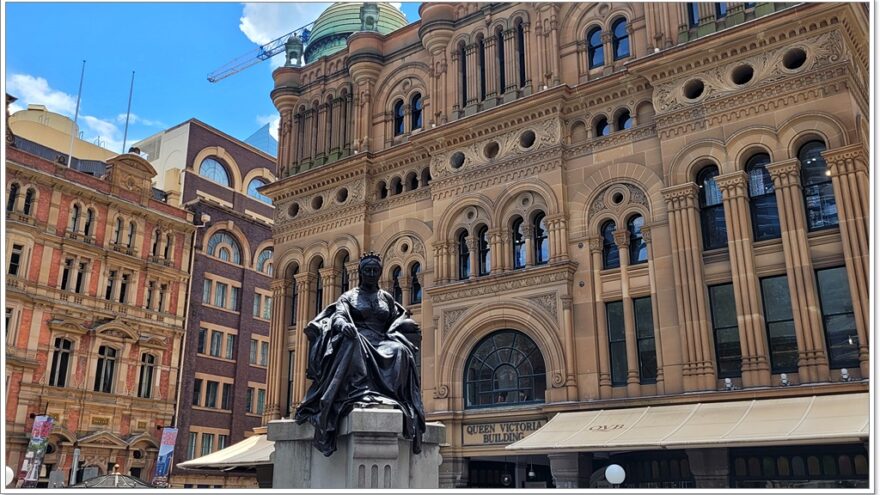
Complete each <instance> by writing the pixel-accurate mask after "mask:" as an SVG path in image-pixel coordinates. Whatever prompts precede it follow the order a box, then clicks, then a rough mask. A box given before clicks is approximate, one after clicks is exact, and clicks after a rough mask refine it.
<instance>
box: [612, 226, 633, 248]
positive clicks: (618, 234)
mask: <svg viewBox="0 0 880 495" xmlns="http://www.w3.org/2000/svg"><path fill="white" fill-rule="evenodd" d="M614 243H615V244H617V247H619V248H620V249H626V248H627V247H629V231H628V230H617V231H615V232H614Z"/></svg>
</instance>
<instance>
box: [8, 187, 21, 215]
mask: <svg viewBox="0 0 880 495" xmlns="http://www.w3.org/2000/svg"><path fill="white" fill-rule="evenodd" d="M18 190H19V187H18V184H17V183H14V182H13V183H12V185H11V186H9V196H8V197H7V198H6V211H13V210H15V201H16V200H18Z"/></svg>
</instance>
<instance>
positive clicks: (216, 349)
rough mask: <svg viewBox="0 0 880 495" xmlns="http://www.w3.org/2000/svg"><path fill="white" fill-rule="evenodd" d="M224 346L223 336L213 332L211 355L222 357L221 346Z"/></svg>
mask: <svg viewBox="0 0 880 495" xmlns="http://www.w3.org/2000/svg"><path fill="white" fill-rule="evenodd" d="M221 345H223V334H222V333H220V332H217V331H213V332H211V355H212V356H214V357H220V346H221Z"/></svg>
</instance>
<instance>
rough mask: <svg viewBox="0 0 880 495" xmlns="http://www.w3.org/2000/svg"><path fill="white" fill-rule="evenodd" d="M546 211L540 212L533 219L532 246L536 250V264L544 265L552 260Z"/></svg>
mask: <svg viewBox="0 0 880 495" xmlns="http://www.w3.org/2000/svg"><path fill="white" fill-rule="evenodd" d="M545 217H546V216H545V215H544V213H543V212H542V213H538V214H537V215H535V218H534V219H533V220H532V225H533V226H532V241H533V242H532V248H533V249H534V251H535V264H536V265H543V264H545V263H547V262H548V261H550V240H549V239H548V237H547V223H546V222H545V221H544V219H545Z"/></svg>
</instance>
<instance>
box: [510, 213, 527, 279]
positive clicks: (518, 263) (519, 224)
mask: <svg viewBox="0 0 880 495" xmlns="http://www.w3.org/2000/svg"><path fill="white" fill-rule="evenodd" d="M511 230H512V231H513V239H512V241H513V267H514V268H525V267H526V237H525V235H524V234H523V219H522V218H517V219H516V221H515V222H513V225H512V228H511Z"/></svg>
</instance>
